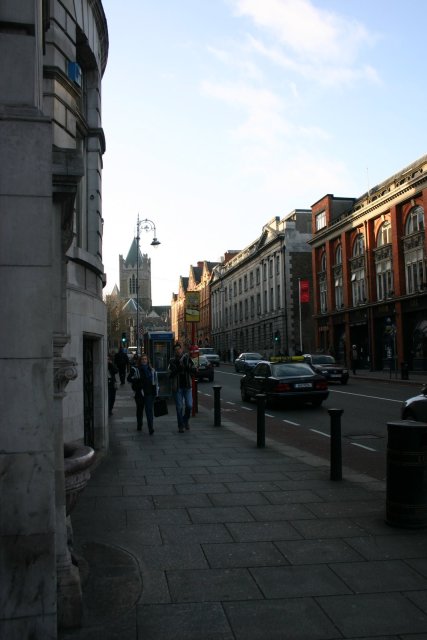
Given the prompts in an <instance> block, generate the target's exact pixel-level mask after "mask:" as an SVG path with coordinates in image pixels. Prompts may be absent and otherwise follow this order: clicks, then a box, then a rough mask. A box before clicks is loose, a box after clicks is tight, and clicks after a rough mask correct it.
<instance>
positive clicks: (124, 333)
mask: <svg viewBox="0 0 427 640" xmlns="http://www.w3.org/2000/svg"><path fill="white" fill-rule="evenodd" d="M126 340H127V339H126V331H123V332H122V340H121V342H122V345H123V346H124V345H125V344H126Z"/></svg>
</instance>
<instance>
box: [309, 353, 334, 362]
mask: <svg viewBox="0 0 427 640" xmlns="http://www.w3.org/2000/svg"><path fill="white" fill-rule="evenodd" d="M311 362H312V363H313V364H335V358H333V357H332V356H323V355H322V356H311Z"/></svg>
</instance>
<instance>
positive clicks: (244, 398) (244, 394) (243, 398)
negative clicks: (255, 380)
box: [240, 387, 251, 402]
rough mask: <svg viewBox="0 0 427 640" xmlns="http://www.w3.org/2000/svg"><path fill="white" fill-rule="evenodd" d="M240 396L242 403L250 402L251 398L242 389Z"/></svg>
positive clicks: (241, 388)
mask: <svg viewBox="0 0 427 640" xmlns="http://www.w3.org/2000/svg"><path fill="white" fill-rule="evenodd" d="M240 395H241V397H242V400H243V402H250V399H251V397H250V395H248V392H247V391H246V389H244V388H243V387H240Z"/></svg>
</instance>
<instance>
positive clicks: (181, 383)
mask: <svg viewBox="0 0 427 640" xmlns="http://www.w3.org/2000/svg"><path fill="white" fill-rule="evenodd" d="M168 370H169V375H170V378H171V389H172V393H173V395H174V398H175V406H176V417H177V420H178V431H179V433H184V430H185V429H189V428H190V425H189V421H190V416H191V410H192V408H193V390H192V378H193V377H194V375H195V373H196V367H195V365H194V362H193V361H192V359H191V358H190V356H189V354H188V353H184V351H183V349H182V346H181V344H180V343H179V342H177V343H176V344H175V355H174V357H173V358H171V360H170V361H169V366H168Z"/></svg>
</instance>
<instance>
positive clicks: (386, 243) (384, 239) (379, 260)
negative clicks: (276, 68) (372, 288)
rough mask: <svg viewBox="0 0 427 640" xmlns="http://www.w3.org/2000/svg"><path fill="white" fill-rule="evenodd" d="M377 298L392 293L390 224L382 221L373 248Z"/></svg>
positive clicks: (386, 296) (381, 298)
mask: <svg viewBox="0 0 427 640" xmlns="http://www.w3.org/2000/svg"><path fill="white" fill-rule="evenodd" d="M375 273H376V283H377V300H384V299H385V298H388V297H389V296H391V295H393V293H394V291H393V263H392V252H391V224H390V223H389V222H384V223H383V224H382V225H381V227H380V228H379V230H378V235H377V248H376V249H375Z"/></svg>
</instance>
